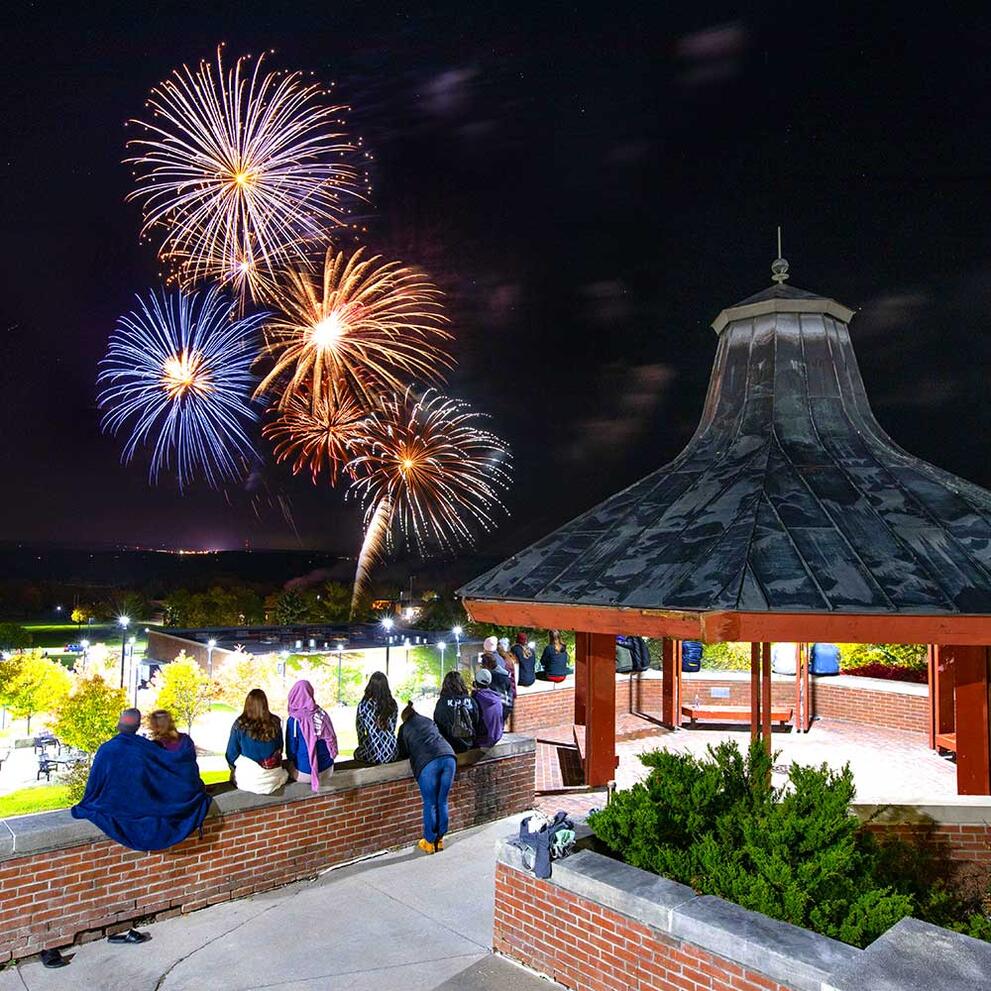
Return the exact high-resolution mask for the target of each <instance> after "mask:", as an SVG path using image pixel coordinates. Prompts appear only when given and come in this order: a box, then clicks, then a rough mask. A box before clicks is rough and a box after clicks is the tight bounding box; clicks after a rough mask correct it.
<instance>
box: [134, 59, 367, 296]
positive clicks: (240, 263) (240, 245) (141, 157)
mask: <svg viewBox="0 0 991 991" xmlns="http://www.w3.org/2000/svg"><path fill="white" fill-rule="evenodd" d="M249 63H250V56H245V57H243V58H239V59H237V61H235V62H234V64H233V67H230V66H228V67H225V66H224V62H223V48H222V46H221V48H218V49H217V59H216V65H215V66H214V65H212V64H211V63H209V62H206V61H201V62H200V63H199V65H198V66H197V68H196V69H195V70H193V69H191V68H190V67H189V66H186V65H184V66H182V68H181V69H177V70H175V71H174V72H173V73H172V75H171V76H170V77H169V78H168V79H166V80H164V81H163V82H162V83H160V84H159V85H158V86H156V87H155V88H154V89H152V91H151V94H150V96H149V98H148V102H147V108H148V110H149V112H150V113H149V116H148V119H147V120H144V121H141V120H135V121H130V122H129V123H132V124H135V125H137V126H138V127H139V128H140V129H141V130H142V135H141V136H140V137H136V138H134V139H132V140H131V141H129V142H128V149H129V150H132V151H133V153H134V154H133V155H132V156H131V157H129V158H127V159H126V161H127V162H128V163H130V164H132V165H133V166H134V173H135V177H136V182H137V188H136V189H135V190H134V191H133V192H131V193H130V194H129V196H128V198H129V199H136V200H139V201H140V202H141V206H142V210H143V214H144V226H143V227H142V231H141V233H142V236H151V235H152V234H153V233H154V232H156V231H161V232H162V233H163V237H162V242H161V249H160V251H159V257H160V258H161V259H162V260H163V261H164V262H166V263H167V264H168V265H169V266H170V267H171V269H172V271H173V274H174V275H176V277H177V278H178V279H179V281H180V284H181V285H183V286H189V285H191V284H193V283H196V282H199V281H201V280H204V279H211V280H215V281H219V282H221V283H227V284H230V285H233V286H234V287H235V288H238V289H239V290H240V291H241V292H242V293H244V294H245V295H251V296H252V298H254V299H256V300H257V299H259V298H260V297H261V296H263V295H264V294H265V289H266V280H268V279H270V277H271V273H272V272H273V271H274V270H275V269H276V268H279V267H282V266H284V265H286V264H287V263H289V262H293V261H297V260H300V259H302V258H305V252H306V247H307V244H308V242H310V241H314V240H316V241H323V240H324V239H325V236H326V232H327V231H328V230H333V229H335V228H337V227H339V226H341V225H343V224H345V223H346V222H347V220H346V218H347V213H348V200H349V199H354V200H362V199H364V198H365V197H366V196H367V194H368V193H369V191H370V188H369V186H368V181H367V173H365V172H364V169H363V168H359V167H356V166H355V165H354V164H353V161H354V160H356V159H358V158H359V156H360V155H361V154H363V153H362V152H361V151H360V141H359V142H352V141H350V140H349V139H348V138H347V137H346V135H345V134H344V132H343V130H342V128H343V123H344V122H343V120H342V116H341V115H342V112H343V111H344V110H345V109H346V108H345V107H341V106H336V105H334V104H332V103H330V102H328V101H327V99H326V98H327V96H328V92H329V91H328V90H326V89H324V88H323V87H322V86H320V85H319V84H316V83H309V84H308V83H305V82H304V81H303V76H302V74H301V73H299V72H292V73H281V72H266V71H264V69H263V65H264V56H262V57H261V58H258V59H257V60H256V61H255V63H254V67H253V68H252V67H251V66H250V64H249Z"/></svg>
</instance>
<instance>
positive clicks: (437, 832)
mask: <svg viewBox="0 0 991 991" xmlns="http://www.w3.org/2000/svg"><path fill="white" fill-rule="evenodd" d="M402 721H403V724H402V726H401V727H400V728H399V741H398V755H399V759H400V760H402V759H403V758H408V759H409V763H410V767H411V768H412V769H413V777H414V778H416V783H417V785H419V787H420V796H421V797H422V799H423V838H422V839H421V840H420V842H419V843H417V847H418V848H419V849H420V850H422V851H423V852H424V853H436V852H437V851H438V850H443V849H444V834H445V833H446V832H447V828H448V812H447V796H448V793H449V792H450V790H451V785H452V784H453V783H454V773H455V771H456V770H457V766H458V765H457V761H456V759H455V757H454V750H453V748H452V747H451V745H450V744H449V743H448V742H447V740H445V739H444V737H443V736H441V733H440V730H439V729H438V728H437V724H436V723H435V722H434V721H433V720H432V719H429V718H427V717H426V716H421V715H420V714H419V713H418V712H417V711H416V710H415V709H414V708H413V703H412V702H407V703H406V708H405V709H403V712H402Z"/></svg>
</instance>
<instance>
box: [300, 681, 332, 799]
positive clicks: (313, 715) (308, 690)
mask: <svg viewBox="0 0 991 991" xmlns="http://www.w3.org/2000/svg"><path fill="white" fill-rule="evenodd" d="M289 715H290V716H292V718H293V719H295V720H296V722H297V723H299V729H300V732H301V733H302V734H303V741H304V742H305V743H306V752H307V753H308V754H309V756H310V787H311V788H312V789H313V790H314V791H319V790H320V778H319V771H318V770H317V741H318V740H323V741H324V743H326V744H327V749H328V750H329V751H330V758H331V760H335V759H336V758H337V734H336V733H335V732H334V724H333V723H331V721H330V716H328V715H327V713H326V712H324V711H323V709H321V708H320V706H318V705H317V703H316V700H315V699H314V698H313V686H312V685H311V684H310V683H309V682H308V681H302V680H301V681H297V682H296V684H295V685H293V686H292V690H291V691H290V692H289Z"/></svg>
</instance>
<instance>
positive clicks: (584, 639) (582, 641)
mask: <svg viewBox="0 0 991 991" xmlns="http://www.w3.org/2000/svg"><path fill="white" fill-rule="evenodd" d="M590 636H591V634H589V633H579V632H577V631H576V633H575V724H576V725H577V726H584V725H585V712H586V699H587V698H588V647H589V644H588V641H589V637H590Z"/></svg>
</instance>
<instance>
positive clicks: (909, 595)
mask: <svg viewBox="0 0 991 991" xmlns="http://www.w3.org/2000/svg"><path fill="white" fill-rule="evenodd" d="M852 316H853V311H852V310H850V309H848V308H847V307H845V306H843V305H841V304H840V303H837V302H836V301H835V300H832V299H829V298H826V297H823V296H818V295H816V294H815V293H810V292H806V291H804V290H801V289H797V288H794V287H791V286H784V285H776V286H773V287H771V288H769V289H766V290H764V291H763V292H760V293H757V294H756V295H754V296H751V297H749V298H747V299H744V300H742V301H741V302H740V303H737V304H736V305H735V306H733V307H730V308H729V309H726V310H724V311H723V312H722V313H720V315H719V316H718V317H717V318H716V320H715V321H714V323H713V328H714V329H715V330H716V332H717V334H718V335H719V343H718V347H717V351H716V357H715V362H714V364H713V370H712V376H711V380H710V383H709V391H708V396H707V398H706V402H705V408H704V410H703V413H702V419H701V422H700V424H699V426H698V429H697V430H696V432H695V435H694V436H693V437H692V439H691V440H690V442H689V443H688V445H687V447H686V448H685V449H684V450H683V451H682V452H681V454H679V455H678V457H677V458H675V460H674V461H672V462H671V463H670V464H668V465H665V466H664V467H662V468H660V469H658V470H657V471H655V472H653V473H652V474H650V475H648V476H647V477H646V478H644V479H642V480H641V481H639V482H637V483H636V484H634V485H632V486H630V487H629V488H628V489H626V490H625V491H623V492H620V493H618V494H617V495H614V496H612V497H611V498H609V499H607V500H606V501H605V502H602V503H600V504H599V505H598V506H596V507H595V508H593V509H590V510H589V511H588V512H586V513H583V514H582V515H581V516H579V517H577V518H576V519H574V520H572V521H571V522H570V523H567V524H565V525H564V526H563V527H561V528H560V529H558V530H556V531H554V532H553V533H552V534H550V535H549V536H547V537H545V538H543V539H542V540H540V541H538V542H537V543H535V544H533V545H532V546H530V547H528V548H526V549H525V550H523V551H520V552H519V553H518V554H515V555H513V557H511V558H510V559H509V560H507V561H505V562H504V563H503V564H501V565H499V566H498V567H496V568H494V569H492V570H491V571H489V572H487V573H486V574H484V575H482V576H480V577H479V578H476V579H475V580H474V581H472V582H470V583H469V584H468V585H466V586H465V587H464V588H463V589H462V590H461V595H462V596H463V598H464V599H465V601H466V604H467V606H468V608H469V611H470V612H472V613H473V614H475V615H477V616H478V617H479V618H493V619H495V621H508V619H506V617H505V614H503V616H502V617H501V618H496V617H495V614H494V613H493V612H492V610H491V608H487V607H486V605H487V603H493V602H496V601H499V602H506V603H508V602H512V603H516V604H519V605H521V606H522V605H525V604H532V605H533V606H540V605H542V604H559V605H566V606H580V607H591V608H592V609H609V610H611V611H615V610H616V609H622V610H624V611H626V610H631V611H639V612H641V613H644V612H645V611H650V612H651V613H654V612H656V611H663V612H670V613H672V614H690V613H692V614H694V613H699V614H701V613H710V614H711V613H719V614H727V613H738V614H748V615H749V614H763V615H768V614H779V613H780V614H793V613H799V614H803V615H806V616H808V615H823V616H835V617H839V616H847V615H849V616H867V617H870V616H872V615H884V616H892V617H898V616H905V617H910V616H918V617H922V616H926V617H931V618H933V619H939V618H940V617H946V618H948V619H949V618H951V617H965V616H966V617H969V618H973V619H974V620H977V619H980V625H981V627H982V631H983V632H982V635H983V636H986V635H987V633H988V631H989V630H991V623H989V621H988V617H991V493H989V492H988V491H986V490H984V489H981V488H979V487H978V486H976V485H973V484H971V483H969V482H967V481H965V480H963V479H961V478H958V477H956V476H954V475H951V474H949V473H948V472H945V471H942V470H940V469H939V468H935V467H933V466H932V465H930V464H927V463H926V462H924V461H921V460H920V459H918V458H915V457H912V456H911V455H910V454H907V453H906V452H905V451H903V450H902V449H901V448H900V447H898V446H897V445H896V444H895V443H894V442H893V441H892V440H891V439H890V438H889V437H888V435H887V434H886V433H885V432H884V430H883V429H882V428H881V426H880V425H879V424H878V422H877V421H876V420H875V418H874V415H873V413H872V411H871V408H870V404H869V402H868V399H867V394H866V391H865V389H864V384H863V381H862V379H861V376H860V370H859V368H858V367H857V360H856V356H855V355H854V351H853V345H852V344H851V341H850V334H849V329H848V323H849V321H850V319H851V317H852ZM529 615H530V616H532V617H534V618H536V617H537V616H538V615H548V614H547V613H546V612H543V611H541V610H537V611H532V610H531V611H530V613H529ZM671 618H672V619H674V618H675V616H674V615H672V617H671ZM562 625H563V624H562ZM723 625H724V626H725V624H723ZM916 625H917V624H916ZM951 625H952V624H951ZM959 625H960V624H957V626H959ZM586 628H588V627H586ZM837 629H838V627H837ZM906 629H907V627H906ZM944 629H945V630H949V629H950V626H948V625H946V624H944ZM626 630H629V631H630V632H634V629H633V626H632V625H628V626H627V627H626ZM623 631H624V630H623V629H619V630H617V632H623ZM696 632H697V631H696ZM702 632H703V634H704V632H705V631H704V623H703V631H702ZM722 633H723V634H725V635H726V636H727V637H729V636H731V635H732V634H733V631H732V630H729V629H724V630H723V631H722ZM906 635H907V636H911V637H917V634H916V633H914V632H913V633H911V634H906ZM782 639H785V638H784V637H782ZM850 639H855V637H853V636H851V637H850ZM891 639H897V637H896V636H891ZM918 639H923V638H922V637H918ZM926 639H930V638H926ZM931 639H935V637H932V638H931ZM982 642H987V641H986V639H985V640H982Z"/></svg>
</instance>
